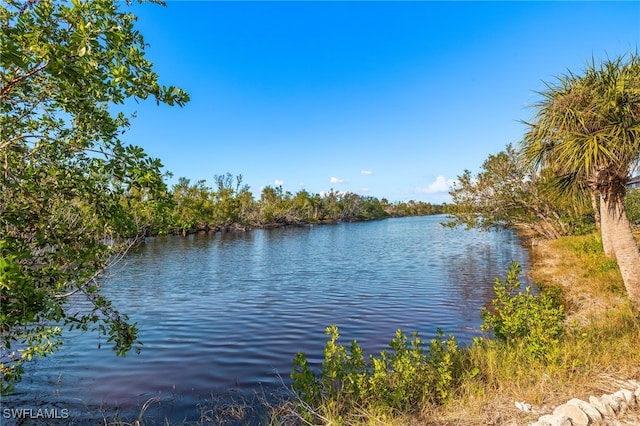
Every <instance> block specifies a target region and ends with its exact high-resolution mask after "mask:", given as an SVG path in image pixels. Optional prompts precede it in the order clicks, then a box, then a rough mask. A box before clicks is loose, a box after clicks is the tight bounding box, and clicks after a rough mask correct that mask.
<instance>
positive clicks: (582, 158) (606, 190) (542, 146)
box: [523, 53, 640, 309]
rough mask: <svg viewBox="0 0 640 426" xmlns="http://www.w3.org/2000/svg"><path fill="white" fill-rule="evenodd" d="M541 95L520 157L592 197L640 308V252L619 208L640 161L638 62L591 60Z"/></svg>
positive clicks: (606, 242) (634, 57)
mask: <svg viewBox="0 0 640 426" xmlns="http://www.w3.org/2000/svg"><path fill="white" fill-rule="evenodd" d="M541 95H542V97H543V99H542V101H540V102H539V103H538V104H536V105H535V108H536V110H537V113H536V115H535V116H534V119H533V120H532V122H531V123H527V124H528V125H529V127H530V129H529V131H528V132H527V134H526V135H525V138H524V142H523V144H524V145H523V153H524V156H525V158H527V159H528V160H529V161H530V162H531V164H532V165H534V166H536V167H540V168H549V169H551V170H553V172H554V173H556V174H557V175H559V176H561V177H562V178H563V179H564V181H565V182H570V183H573V184H577V185H583V186H585V185H586V186H587V187H588V188H589V189H590V191H591V192H592V194H594V195H595V196H596V197H599V201H600V219H601V233H602V241H603V247H604V250H605V253H606V254H607V255H609V256H612V257H615V259H616V260H617V262H618V266H619V267H620V272H621V273H622V278H623V280H624V284H625V287H626V290H627V294H628V296H629V299H630V300H631V301H632V303H633V304H634V306H635V307H636V309H640V252H639V251H638V246H637V244H636V242H635V240H634V238H633V234H632V232H631V227H630V225H629V221H628V219H627V215H626V212H625V207H624V203H623V200H624V196H625V192H626V184H627V182H628V181H629V178H630V174H629V172H630V170H632V169H633V168H634V167H636V166H637V165H638V163H639V161H640V57H639V56H638V54H637V53H636V54H630V55H628V56H627V55H624V56H620V57H618V58H616V59H607V60H605V61H603V62H602V63H600V64H599V66H596V64H595V63H594V61H592V62H591V63H590V64H588V65H587V69H586V70H585V72H584V75H576V74H573V73H571V72H569V73H568V74H565V75H561V76H560V77H558V82H557V83H556V84H547V88H546V90H545V91H543V92H541Z"/></svg>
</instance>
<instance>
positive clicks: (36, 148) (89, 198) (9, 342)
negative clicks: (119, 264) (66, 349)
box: [0, 0, 189, 387]
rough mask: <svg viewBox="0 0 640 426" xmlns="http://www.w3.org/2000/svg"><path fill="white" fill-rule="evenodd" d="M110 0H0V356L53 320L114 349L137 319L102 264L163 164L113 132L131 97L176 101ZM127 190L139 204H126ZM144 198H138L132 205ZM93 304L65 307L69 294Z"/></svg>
mask: <svg viewBox="0 0 640 426" xmlns="http://www.w3.org/2000/svg"><path fill="white" fill-rule="evenodd" d="M125 8H126V5H125V4H123V3H121V2H118V1H115V0H91V1H87V0H71V1H70V2H67V1H52V0H29V1H27V2H24V3H22V2H19V1H15V0H8V1H5V2H3V4H2V5H0V26H1V27H2V42H1V43H0V49H1V50H0V65H1V69H0V84H1V86H0V129H1V132H2V133H1V139H0V193H2V198H1V199H0V337H1V339H0V350H1V353H0V357H1V359H0V363H1V369H2V373H3V386H5V387H8V386H10V385H11V384H12V383H13V381H14V380H15V379H17V378H19V376H20V372H21V363H22V361H24V360H30V359H31V358H32V357H34V356H38V355H43V354H47V353H50V352H51V351H53V350H54V349H55V348H56V346H57V344H58V343H59V341H58V340H57V338H56V336H58V335H59V333H60V331H61V329H60V326H68V327H71V328H73V327H80V328H82V329H85V330H86V329H89V328H97V330H98V332H99V333H101V334H105V335H107V336H108V339H107V340H108V341H109V342H111V343H112V345H113V349H114V350H115V351H116V352H117V353H118V354H124V353H126V352H127V351H128V350H130V349H131V348H132V345H133V344H134V343H135V342H136V339H137V330H136V328H135V325H134V324H129V323H128V322H127V317H126V315H122V314H120V313H118V311H117V310H116V309H115V308H114V307H112V306H111V304H110V302H109V301H108V300H105V299H104V297H102V296H101V295H100V291H99V290H100V281H99V276H100V274H101V273H102V272H103V271H104V270H105V269H106V268H107V267H108V266H109V264H110V263H112V262H114V261H116V260H117V259H118V258H119V257H120V256H121V255H122V254H123V253H124V252H126V250H127V248H128V247H129V246H131V245H132V244H134V243H135V241H136V238H137V237H138V236H140V235H142V234H143V233H144V232H145V229H146V227H147V226H149V224H150V223H149V222H150V221H151V220H152V218H154V216H156V213H154V212H158V211H161V210H162V209H163V206H166V202H167V199H168V198H167V197H168V195H167V191H166V187H165V184H164V182H163V177H162V173H161V167H162V165H161V163H160V161H159V160H157V159H153V158H149V157H148V156H147V155H146V154H145V153H144V151H143V150H142V149H141V148H139V147H136V146H133V145H129V144H127V143H125V142H123V141H122V140H121V139H120V138H121V135H122V133H123V131H124V130H126V128H127V127H128V126H129V117H128V116H126V115H125V114H124V112H123V111H124V103H125V101H126V100H127V99H135V100H143V99H147V98H149V97H152V98H154V99H155V101H156V102H158V103H166V104H169V105H183V104H184V103H185V102H187V101H188V100H189V97H188V95H187V94H186V93H185V92H184V91H182V90H181V89H179V88H176V87H172V86H169V87H166V86H161V85H160V84H159V83H158V76H157V75H156V74H155V73H154V72H153V69H152V64H151V62H149V61H148V60H147V59H145V47H146V46H145V42H144V39H143V37H142V35H141V34H140V33H139V32H138V31H137V30H136V29H135V21H136V17H135V15H133V14H132V13H131V12H129V11H126V10H123V9H125ZM132 203H134V204H135V205H136V206H137V207H138V209H137V210H138V211H142V210H144V209H147V214H145V215H140V214H134V213H133V210H132V208H131V205H132ZM142 207H144V209H143V208H142ZM80 295H83V296H84V297H85V298H86V299H87V300H88V301H89V306H90V308H89V309H87V310H86V311H80V312H69V311H68V310H67V306H66V305H65V302H66V301H67V300H68V298H69V297H78V296H80Z"/></svg>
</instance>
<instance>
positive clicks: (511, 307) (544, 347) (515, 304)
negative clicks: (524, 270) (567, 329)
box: [481, 262, 565, 362]
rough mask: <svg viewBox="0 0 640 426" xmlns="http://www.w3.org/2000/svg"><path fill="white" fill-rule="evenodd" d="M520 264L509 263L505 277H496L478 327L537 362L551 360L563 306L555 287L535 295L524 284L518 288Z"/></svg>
mask: <svg viewBox="0 0 640 426" xmlns="http://www.w3.org/2000/svg"><path fill="white" fill-rule="evenodd" d="M519 274H520V265H519V264H518V263H517V262H512V263H511V266H510V267H509V270H508V272H507V276H506V280H505V281H501V280H500V279H499V278H496V280H495V285H494V287H493V288H494V290H495V293H496V299H494V300H493V302H492V306H491V308H490V309H487V308H483V309H482V311H481V314H482V318H483V320H484V323H483V324H482V326H481V328H482V329H483V330H489V331H492V332H493V336H494V337H495V339H496V341H497V342H499V343H502V344H504V345H506V346H511V345H517V346H519V347H521V348H523V349H524V351H525V353H526V354H527V355H528V356H531V357H532V359H535V360H538V361H548V362H551V361H553V360H554V357H555V355H556V351H555V349H556V347H557V346H558V342H559V339H560V337H561V336H562V334H563V333H564V327H563V322H564V319H565V311H564V306H563V305H562V303H561V302H560V298H559V290H558V289H552V290H550V291H545V292H542V294H540V295H537V294H533V293H532V292H531V287H530V286H527V287H526V288H525V290H524V291H521V290H520V281H519V280H518V275H519Z"/></svg>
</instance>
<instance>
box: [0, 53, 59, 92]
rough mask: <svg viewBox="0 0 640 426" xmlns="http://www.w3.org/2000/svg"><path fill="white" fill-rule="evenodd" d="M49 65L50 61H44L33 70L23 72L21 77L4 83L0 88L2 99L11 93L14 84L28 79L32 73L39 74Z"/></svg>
mask: <svg viewBox="0 0 640 426" xmlns="http://www.w3.org/2000/svg"><path fill="white" fill-rule="evenodd" d="M47 65H49V62H48V61H47V62H44V63H42V64H40V65H36V66H35V67H33V68H32V69H31V70H29V71H27V72H26V73H25V74H23V75H21V76H20V77H18V78H16V79H14V80H13V81H10V82H9V83H7V84H6V85H4V86H3V87H2V88H0V101H3V100H4V98H5V96H6V95H7V94H8V93H9V91H10V90H11V89H13V87H14V86H16V85H17V84H18V83H20V82H21V81H23V80H26V79H27V78H29V77H31V76H32V75H34V74H37V73H38V72H40V71H42V70H43V69H45V68H46V67H47Z"/></svg>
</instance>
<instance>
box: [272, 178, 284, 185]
mask: <svg viewBox="0 0 640 426" xmlns="http://www.w3.org/2000/svg"><path fill="white" fill-rule="evenodd" d="M274 183H275V184H276V186H282V185H284V181H283V180H282V179H276V180H275V182H274Z"/></svg>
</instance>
